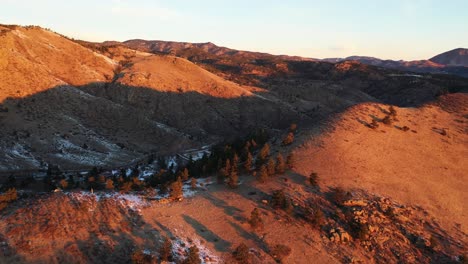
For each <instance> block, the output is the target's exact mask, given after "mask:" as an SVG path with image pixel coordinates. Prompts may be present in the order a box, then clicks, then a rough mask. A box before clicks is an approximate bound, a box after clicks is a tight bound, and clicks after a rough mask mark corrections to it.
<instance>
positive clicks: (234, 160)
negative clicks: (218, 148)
mask: <svg viewBox="0 0 468 264" xmlns="http://www.w3.org/2000/svg"><path fill="white" fill-rule="evenodd" d="M238 167H239V156H237V153H234V157H233V158H232V166H231V170H235V171H236V172H237V169H238Z"/></svg>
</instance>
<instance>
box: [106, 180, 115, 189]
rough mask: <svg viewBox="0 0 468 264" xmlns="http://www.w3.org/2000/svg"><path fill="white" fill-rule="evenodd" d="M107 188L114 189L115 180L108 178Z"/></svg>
mask: <svg viewBox="0 0 468 264" xmlns="http://www.w3.org/2000/svg"><path fill="white" fill-rule="evenodd" d="M106 189H107V190H113V189H114V181H112V180H111V179H107V180H106Z"/></svg>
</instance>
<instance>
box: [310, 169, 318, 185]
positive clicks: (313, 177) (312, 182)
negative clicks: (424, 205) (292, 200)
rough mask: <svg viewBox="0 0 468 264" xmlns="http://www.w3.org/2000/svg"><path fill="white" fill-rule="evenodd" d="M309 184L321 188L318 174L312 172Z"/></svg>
mask: <svg viewBox="0 0 468 264" xmlns="http://www.w3.org/2000/svg"><path fill="white" fill-rule="evenodd" d="M309 183H310V185H312V187H319V185H318V174H317V173H316V172H312V173H311V174H310V176H309Z"/></svg>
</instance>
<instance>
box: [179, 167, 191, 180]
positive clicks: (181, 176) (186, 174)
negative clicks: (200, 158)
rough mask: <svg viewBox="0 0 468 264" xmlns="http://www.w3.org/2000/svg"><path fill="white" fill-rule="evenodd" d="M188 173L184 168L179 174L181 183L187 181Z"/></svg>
mask: <svg viewBox="0 0 468 264" xmlns="http://www.w3.org/2000/svg"><path fill="white" fill-rule="evenodd" d="M189 176H190V175H189V171H188V169H187V168H184V169H183V170H181V171H180V172H179V177H180V178H181V179H182V181H187V180H188V179H189Z"/></svg>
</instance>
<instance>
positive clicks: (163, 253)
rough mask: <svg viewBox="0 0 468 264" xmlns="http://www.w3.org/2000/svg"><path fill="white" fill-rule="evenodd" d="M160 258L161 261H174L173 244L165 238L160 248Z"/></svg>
mask: <svg viewBox="0 0 468 264" xmlns="http://www.w3.org/2000/svg"><path fill="white" fill-rule="evenodd" d="M159 257H160V259H161V261H172V242H171V240H170V239H169V238H167V237H165V238H164V243H163V244H162V246H161V247H160V248H159Z"/></svg>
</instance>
